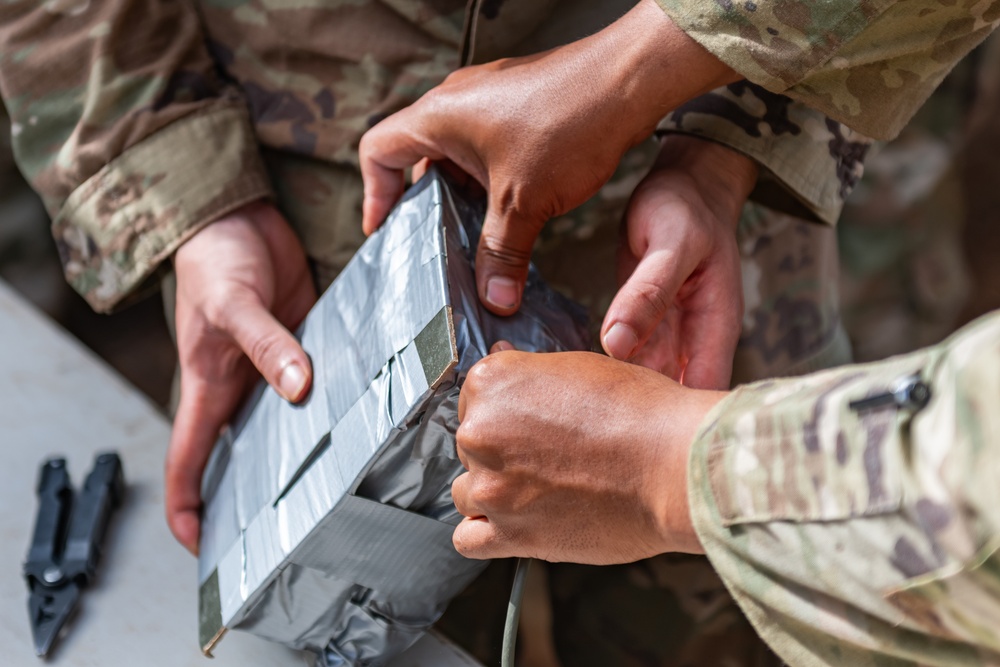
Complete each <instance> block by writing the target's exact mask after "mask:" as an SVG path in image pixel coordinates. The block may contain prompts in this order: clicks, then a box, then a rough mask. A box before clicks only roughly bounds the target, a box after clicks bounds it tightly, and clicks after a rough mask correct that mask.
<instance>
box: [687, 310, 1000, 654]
mask: <svg viewBox="0 0 1000 667" xmlns="http://www.w3.org/2000/svg"><path fill="white" fill-rule="evenodd" d="M893 393H894V394H895V395H894V396H893V397H892V398H888V395H891V394H893ZM998 405H1000V313H993V314H990V315H987V316H985V317H983V318H981V319H979V320H977V321H976V322H974V323H972V324H970V325H968V326H966V327H965V328H963V329H961V330H960V331H959V332H958V333H956V334H955V335H953V336H952V337H951V338H949V339H948V340H947V341H945V342H944V343H942V344H940V345H938V346H936V347H932V348H926V349H923V350H919V351H917V352H914V353H910V354H908V355H905V356H900V357H895V358H891V359H888V360H886V361H881V362H876V363H872V364H867V365H856V366H847V367H845V368H842V369H836V370H831V371H826V372H822V373H817V374H814V375H810V376H807V377H803V378H795V379H784V380H774V381H764V382H760V383H757V384H751V385H748V386H745V387H741V388H739V389H737V390H736V391H735V392H733V394H732V395H730V396H729V397H727V398H726V399H724V400H723V401H722V402H720V403H719V404H718V406H717V407H716V408H714V409H713V411H712V413H711V414H710V415H709V416H708V417H707V418H706V420H705V422H704V423H703V426H702V429H701V431H700V433H699V435H698V436H697V438H696V440H695V442H694V445H693V449H692V457H691V461H690V468H689V473H690V482H689V496H690V500H691V507H692V516H693V518H694V522H695V526H696V528H697V530H698V534H699V536H700V537H701V540H702V543H703V544H704V546H705V549H706V551H707V553H708V556H709V558H710V559H711V561H712V564H713V565H714V566H715V568H716V570H717V571H718V572H719V573H720V574H721V575H722V577H723V579H724V580H725V581H726V583H727V584H728V586H729V589H730V590H731V591H732V592H733V594H734V595H735V596H736V599H737V600H738V601H739V603H740V605H741V607H742V608H743V610H744V611H745V612H746V613H747V616H748V617H749V618H750V620H751V622H752V623H753V624H754V626H755V627H756V628H757V630H758V631H759V632H760V633H761V635H762V636H763V637H764V638H765V639H766V640H767V641H768V643H769V644H770V645H771V646H772V647H773V648H774V649H775V650H776V651H777V652H778V654H779V655H781V656H782V657H783V658H784V659H785V660H786V661H787V662H788V663H789V664H792V665H803V666H806V667H809V666H812V665H852V666H854V665H859V666H864V665H879V666H886V667H888V666H896V665H900V666H902V665H941V666H945V665H947V666H948V667H958V666H965V665H970V666H971V665H976V666H980V665H1000V556H998V554H1000V551H998V549H1000V514H998V512H1000V510H998V508H1000V485H998V484H997V473H998V471H1000V447H997V443H998V442H1000V410H998V409H997V406H998Z"/></svg>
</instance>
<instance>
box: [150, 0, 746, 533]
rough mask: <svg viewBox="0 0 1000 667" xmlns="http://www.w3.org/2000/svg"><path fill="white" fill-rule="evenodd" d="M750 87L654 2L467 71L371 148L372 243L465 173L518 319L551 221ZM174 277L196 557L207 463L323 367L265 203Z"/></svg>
mask: <svg viewBox="0 0 1000 667" xmlns="http://www.w3.org/2000/svg"><path fill="white" fill-rule="evenodd" d="M609 64H610V65H613V66H609ZM737 78H738V77H737V75H736V74H735V73H734V72H732V70H730V69H729V68H728V67H726V66H725V65H723V64H722V63H720V62H719V61H717V60H716V59H715V58H713V57H712V56H710V55H709V54H708V53H707V52H706V51H704V49H702V48H701V47H700V46H698V45H697V44H696V43H695V42H693V41H692V40H690V39H688V38H687V37H686V36H685V35H684V34H683V33H682V32H681V31H680V30H679V29H677V28H676V26H674V25H673V23H671V22H670V21H669V19H667V18H666V16H665V15H664V14H663V12H662V11H661V10H660V9H659V8H658V7H657V6H656V5H655V3H654V2H653V1H652V0H643V2H641V3H640V5H639V6H637V7H636V9H635V10H633V11H632V12H630V13H629V14H628V15H627V16H626V17H624V18H623V19H621V20H620V21H618V22H616V23H615V24H613V25H612V26H610V27H609V28H608V29H606V30H604V31H602V32H600V33H598V34H596V35H594V36H592V37H588V38H586V39H584V40H581V41H580V42H577V43H575V44H571V45H568V46H566V47H562V48H560V49H556V50H554V51H550V52H548V53H546V54H542V55H540V56H536V57H532V58H522V59H511V60H505V61H501V62H499V63H494V64H491V65H483V66H481V67H474V68H467V69H465V70H462V71H460V72H457V73H456V74H454V75H453V76H451V77H449V79H448V81H446V82H445V83H444V84H443V85H442V86H440V87H439V88H437V89H435V91H432V92H431V93H429V94H428V95H426V96H425V97H424V98H423V99H421V101H420V102H419V103H417V104H416V105H414V106H413V107H411V108H410V109H408V110H404V111H403V112H401V113H400V114H397V115H396V116H393V117H392V118H390V119H388V120H387V121H385V122H384V123H383V124H380V125H379V126H378V128H377V130H375V131H373V132H371V133H369V135H366V137H365V139H364V141H363V144H362V154H361V161H362V168H363V171H364V175H365V178H366V199H365V204H364V225H365V229H366V231H368V232H372V231H373V230H374V229H375V228H376V227H377V226H378V224H380V223H381V221H382V219H384V217H385V215H386V214H387V213H388V211H389V210H390V208H391V206H392V205H393V204H394V202H395V200H396V199H397V198H398V196H399V195H400V194H401V192H402V187H403V180H402V170H403V169H404V168H405V167H408V166H410V165H413V164H415V163H417V162H419V161H420V160H421V159H422V158H433V159H448V160H451V161H452V162H454V163H455V164H457V165H458V166H459V167H460V168H461V169H462V170H464V171H465V172H466V173H468V174H470V175H472V176H473V177H474V178H476V179H477V180H478V181H479V182H480V183H482V184H483V185H484V186H486V187H487V189H488V191H489V192H490V193H491V196H490V203H489V214H488V218H487V221H486V233H485V234H484V236H483V242H482V244H481V246H480V249H479V260H478V263H477V266H478V267H479V270H478V278H479V288H480V296H481V298H482V299H483V300H484V303H486V305H487V307H489V308H491V309H492V310H493V311H494V312H497V313H501V314H506V313H511V312H513V311H515V310H516V309H517V306H518V305H519V303H520V295H521V288H522V285H523V281H524V277H525V275H526V269H527V261H528V253H529V251H530V248H531V245H532V243H533V242H534V239H535V236H536V235H537V233H538V231H539V230H540V229H541V226H542V224H543V223H544V221H545V220H547V219H548V218H549V217H552V216H554V215H556V214H558V213H561V212H564V211H566V210H568V209H570V208H573V207H575V206H576V205H578V204H580V203H582V202H583V201H585V200H586V199H587V198H589V197H590V196H591V195H592V194H593V193H594V192H596V190H597V189H598V188H599V187H600V186H601V185H602V184H603V183H604V182H605V181H606V180H607V178H608V177H609V176H610V175H611V173H612V172H613V171H614V169H615V167H616V166H617V164H618V160H619V159H620V157H621V156H622V154H623V153H624V152H625V151H626V150H627V149H628V148H629V147H630V146H632V145H634V144H635V143H637V142H638V141H640V140H641V139H642V138H644V137H645V136H648V135H649V134H650V133H651V132H652V130H653V128H654V127H655V124H656V122H657V121H658V120H659V118H660V117H661V116H662V115H663V114H664V113H665V112H666V111H667V110H668V109H670V108H673V107H675V106H677V105H678V104H680V103H681V102H683V101H685V100H687V99H690V98H691V97H694V96H696V95H698V94H701V93H703V92H706V91H708V90H711V89H712V88H715V87H717V86H719V85H722V84H724V83H727V82H729V81H733V80H735V79H737ZM459 133H461V136H459ZM595 136H599V137H601V138H602V141H594V140H593V138H594V137H595ZM276 267H281V270H280V271H279V270H277V269H276ZM175 269H176V273H177V280H178V294H177V306H176V308H177V318H176V323H177V343H178V350H179V354H180V365H181V403H180V407H179V409H178V413H177V417H176V419H175V424H174V432H173V435H172V437H171V444H170V449H169V451H168V454H167V463H166V511H167V519H168V523H169V524H170V527H171V530H172V531H173V532H174V535H175V536H176V537H177V539H178V540H179V541H180V542H181V543H182V544H184V545H185V546H186V547H187V548H188V549H190V550H191V551H192V552H196V550H197V540H198V531H199V519H198V511H199V508H200V497H199V488H200V482H201V475H202V472H203V470H204V466H205V461H206V460H207V457H208V454H209V452H210V450H211V447H212V444H213V443H214V441H215V439H216V436H217V435H218V433H219V430H220V429H221V428H222V427H223V425H224V424H225V422H226V421H227V420H228V419H229V418H230V416H231V415H232V413H233V411H234V410H235V407H236V405H237V404H238V403H239V401H240V399H241V398H242V397H243V396H244V395H245V393H246V392H247V390H248V388H249V387H250V385H251V384H252V383H253V382H254V381H255V379H256V377H257V376H258V375H257V374H258V373H259V375H261V376H263V377H264V378H265V379H266V380H267V381H268V382H269V383H270V384H271V385H272V386H274V387H275V388H276V389H277V390H278V392H279V393H280V394H281V395H282V396H284V397H285V398H286V399H287V400H289V401H292V402H295V401H298V400H301V399H302V398H303V397H304V396H305V394H306V393H307V392H308V387H309V385H310V383H311V368H310V367H309V362H308V358H307V357H306V355H305V354H304V353H303V351H302V349H301V347H300V346H299V345H298V343H297V342H296V341H295V339H294V338H293V337H292V336H291V334H289V331H290V330H293V329H294V328H295V327H296V326H297V325H298V323H299V322H300V321H301V320H302V318H303V317H304V315H305V313H306V312H307V311H308V308H309V307H310V305H311V304H312V303H314V301H315V298H316V295H315V293H314V291H313V287H312V285H311V283H310V281H309V279H308V272H307V269H306V262H305V256H304V253H303V252H302V248H301V245H300V244H299V241H298V240H297V239H296V238H295V236H294V234H293V233H292V231H291V229H290V228H289V227H288V225H287V223H286V222H285V221H284V220H283V219H282V218H281V216H280V214H279V213H278V212H277V211H276V210H275V209H274V208H273V207H270V206H268V205H266V204H258V205H255V207H250V208H249V209H241V210H239V211H235V212H233V213H231V214H228V215H226V216H224V217H223V218H222V219H220V220H219V221H217V222H215V223H213V224H211V225H209V226H208V227H206V228H205V229H204V230H202V231H201V232H199V233H197V234H196V235H194V236H193V237H192V238H191V239H190V240H189V241H188V242H187V243H185V244H184V245H183V246H182V247H181V248H180V250H179V251H178V252H177V254H176V256H175ZM681 282H684V281H681ZM623 317H625V318H626V319H628V318H629V317H631V316H630V315H629V314H628V309H626V313H625V315H624V316H623ZM636 327H637V328H636V330H637V331H638V330H639V329H640V328H641V327H640V326H639V325H638V324H637V325H636ZM289 369H291V370H289Z"/></svg>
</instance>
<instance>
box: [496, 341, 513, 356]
mask: <svg viewBox="0 0 1000 667" xmlns="http://www.w3.org/2000/svg"><path fill="white" fill-rule="evenodd" d="M516 350H517V348H515V347H514V346H513V345H512V344H511V343H510V342H508V341H505V340H498V341H497V342H495V343H493V347H491V348H490V354H496V353H497V352H513V351H516Z"/></svg>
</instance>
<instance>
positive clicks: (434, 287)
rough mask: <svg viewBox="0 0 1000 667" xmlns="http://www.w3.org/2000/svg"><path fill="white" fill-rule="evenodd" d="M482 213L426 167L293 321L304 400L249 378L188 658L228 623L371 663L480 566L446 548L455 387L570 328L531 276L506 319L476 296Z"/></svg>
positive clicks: (572, 340) (554, 340) (568, 312)
mask: <svg viewBox="0 0 1000 667" xmlns="http://www.w3.org/2000/svg"><path fill="white" fill-rule="evenodd" d="M483 210H484V206H483V202H482V200H481V198H477V197H471V196H468V195H467V194H466V193H465V192H463V190H462V189H461V188H460V187H458V186H456V185H455V184H454V183H453V182H452V181H451V180H450V179H449V178H448V177H446V176H445V175H443V174H442V173H441V172H439V171H438V170H437V169H431V170H430V171H429V172H428V174H427V175H426V176H425V177H424V178H423V179H421V181H420V182H419V183H417V184H416V185H415V186H414V187H413V188H412V189H411V190H410V191H409V192H408V193H407V195H406V197H405V198H404V199H403V201H402V202H400V204H399V206H398V207H397V208H396V210H395V211H394V212H393V213H392V215H391V216H390V217H389V219H388V220H387V221H386V223H385V225H384V226H383V228H382V229H381V230H380V231H378V232H377V233H375V234H374V235H372V237H371V238H369V239H368V241H366V242H365V244H364V245H363V246H362V247H361V249H360V250H359V251H358V253H357V255H356V256H355V257H354V259H352V261H351V262H350V264H348V266H347V268H346V269H345V270H344V271H343V273H342V274H341V275H340V276H339V277H338V278H337V280H336V281H335V282H334V283H333V285H331V286H330V288H329V289H328V290H327V291H326V293H324V294H323V296H322V297H321V298H320V300H319V302H318V303H317V304H316V306H315V307H314V308H313V310H312V311H311V312H310V313H309V315H308V317H307V318H306V320H305V322H304V324H303V325H302V329H301V330H300V332H299V333H300V338H301V341H302V345H303V348H304V349H305V350H306V352H307V353H308V354H309V355H310V356H311V358H312V363H313V368H314V380H313V387H312V390H311V392H310V395H309V397H308V399H307V400H306V401H305V402H304V403H302V404H301V405H295V406H293V405H290V404H288V403H286V402H285V401H284V400H282V399H281V398H280V397H279V396H278V395H277V394H276V393H275V392H274V391H273V390H272V389H270V388H269V387H267V386H266V385H262V386H260V387H258V389H257V392H256V393H255V394H254V396H252V397H251V399H250V400H249V401H248V404H247V406H246V407H245V408H244V409H243V411H242V412H241V414H240V415H239V416H238V418H237V419H236V420H235V421H234V423H233V425H232V427H231V428H230V429H229V430H228V431H227V433H226V434H224V435H223V437H222V438H221V439H220V441H219V442H218V444H217V445H216V447H215V450H214V452H213V454H212V459H211V461H210V462H209V467H208V469H207V471H206V473H205V478H204V481H203V488H202V497H203V498H204V501H205V509H204V515H203V523H202V534H201V545H200V556H199V561H198V566H199V582H200V604H199V606H200V609H199V612H200V619H199V626H200V633H199V634H200V641H201V646H202V647H203V649H204V650H205V652H206V653H209V652H210V651H211V649H212V647H213V646H214V645H215V643H216V642H218V640H219V639H220V638H221V636H222V635H223V633H224V632H225V630H226V629H240V630H246V631H248V632H251V633H253V634H255V635H258V636H261V637H264V638H267V639H271V640H273V641H277V642H281V643H283V644H286V645H288V646H292V647H295V648H299V649H306V650H310V651H313V652H314V653H316V654H317V656H319V657H318V664H320V665H329V666H334V665H381V664H384V663H385V662H386V661H387V660H389V659H390V658H391V657H392V656H394V655H396V654H398V653H399V652H401V651H403V650H405V649H406V648H407V647H408V646H410V645H411V644H412V643H413V642H415V641H416V640H417V639H418V638H419V637H420V635H421V634H423V632H424V631H425V630H426V629H427V628H428V627H429V626H430V625H431V624H432V623H433V622H434V621H436V620H437V619H438V617H440V615H441V614H442V613H443V611H444V609H445V607H446V606H447V604H448V602H449V601H450V600H451V598H452V597H454V596H455V595H456V594H458V593H459V592H460V591H461V590H462V589H463V588H464V587H465V586H467V585H468V584H469V583H470V582H471V581H472V580H473V579H474V578H475V577H476V575H477V574H479V572H480V571H481V570H482V569H483V567H484V566H485V563H483V562H480V561H474V560H467V559H465V558H463V557H462V556H460V555H459V554H458V553H457V552H456V551H455V550H454V547H453V546H452V542H451V535H452V532H453V529H454V526H455V525H457V524H458V522H459V520H460V519H461V517H460V515H459V514H458V511H457V510H456V509H455V506H454V504H453V503H452V499H451V482H452V481H453V480H454V479H455V477H457V476H458V475H459V474H460V473H461V472H462V465H461V463H460V462H459V460H458V457H457V455H456V453H455V431H456V429H457V428H458V395H459V389H460V387H461V385H462V381H463V380H464V378H465V375H466V373H467V372H468V371H469V369H470V368H471V367H472V366H473V364H475V363H476V362H477V361H478V360H480V359H481V358H482V357H483V356H485V355H486V354H487V352H488V350H489V348H490V346H491V345H492V344H493V343H494V342H496V341H497V340H501V339H503V340H509V341H510V342H512V343H513V344H514V345H515V346H516V347H517V348H518V349H521V350H529V351H559V350H575V349H586V347H587V334H586V326H585V322H584V317H583V314H582V310H581V309H580V308H579V307H578V306H576V305H575V304H573V303H572V302H569V301H568V300H566V299H564V298H563V297H561V296H559V295H558V294H556V293H555V292H553V291H552V290H550V289H549V288H548V287H546V286H545V285H543V284H542V283H541V281H540V280H539V278H538V276H537V274H536V273H535V272H534V269H532V272H531V275H530V277H529V280H528V284H527V286H526V288H525V292H524V298H523V303H522V306H521V309H520V312H519V313H518V314H517V315H514V316H511V317H497V316H495V315H493V314H491V313H489V312H488V311H486V310H485V309H484V308H483V307H482V306H481V304H480V302H479V299H478V297H477V295H476V283H475V279H474V276H473V266H472V264H473V260H474V258H475V251H476V244H477V242H478V236H479V226H480V224H481V220H482V218H483Z"/></svg>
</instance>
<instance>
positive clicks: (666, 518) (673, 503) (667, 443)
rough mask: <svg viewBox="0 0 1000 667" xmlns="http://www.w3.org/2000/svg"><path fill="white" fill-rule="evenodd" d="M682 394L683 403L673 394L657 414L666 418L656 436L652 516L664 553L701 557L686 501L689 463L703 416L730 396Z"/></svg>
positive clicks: (697, 392)
mask: <svg viewBox="0 0 1000 667" xmlns="http://www.w3.org/2000/svg"><path fill="white" fill-rule="evenodd" d="M682 391H683V392H684V394H683V400H681V401H678V398H679V397H678V395H677V394H676V393H672V395H671V397H670V404H669V409H667V408H666V407H665V408H664V409H662V410H659V411H658V413H659V414H660V415H663V416H664V417H665V418H664V420H663V422H662V423H661V425H660V435H659V438H660V439H659V444H660V447H659V452H660V457H661V460H660V462H659V465H657V466H656V474H654V475H653V484H654V486H655V488H654V493H653V494H652V498H653V504H652V506H653V515H654V516H655V517H656V520H657V527H658V531H659V536H660V543H661V545H662V551H663V552H664V553H693V554H701V553H704V552H705V550H704V548H703V547H702V546H701V542H700V540H699V539H698V534H697V532H695V529H694V522H693V520H692V518H691V507H690V503H689V501H688V492H687V488H688V460H689V458H690V454H691V448H692V446H693V444H694V441H695V438H696V436H697V434H698V431H699V429H700V427H701V423H702V421H703V420H704V418H705V416H706V415H707V414H708V413H709V412H710V411H711V410H712V408H713V407H715V405H716V404H717V403H718V402H719V401H721V400H722V399H723V398H725V397H726V396H728V395H729V392H726V391H705V390H693V389H683V390H682ZM678 403H681V404H682V406H683V407H680V408H679V406H678Z"/></svg>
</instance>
